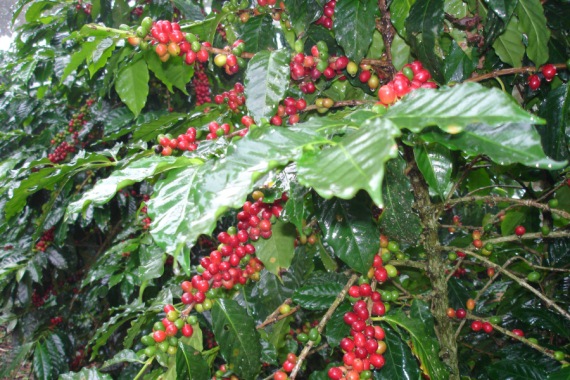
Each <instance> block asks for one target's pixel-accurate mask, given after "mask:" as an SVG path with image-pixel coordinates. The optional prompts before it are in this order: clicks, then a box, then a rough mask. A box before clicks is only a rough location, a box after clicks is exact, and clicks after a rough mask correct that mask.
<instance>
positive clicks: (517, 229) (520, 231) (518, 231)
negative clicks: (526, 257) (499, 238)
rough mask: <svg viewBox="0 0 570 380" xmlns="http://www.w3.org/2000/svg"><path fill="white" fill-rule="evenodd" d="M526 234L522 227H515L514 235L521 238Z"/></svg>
mask: <svg viewBox="0 0 570 380" xmlns="http://www.w3.org/2000/svg"><path fill="white" fill-rule="evenodd" d="M525 233H526V228H524V226H516V227H515V235H517V236H523V235H524V234H525Z"/></svg>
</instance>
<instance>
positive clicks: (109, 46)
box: [87, 38, 115, 78]
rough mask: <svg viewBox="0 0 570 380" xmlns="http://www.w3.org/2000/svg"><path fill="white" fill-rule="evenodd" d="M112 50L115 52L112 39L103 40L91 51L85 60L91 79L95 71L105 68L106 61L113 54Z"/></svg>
mask: <svg viewBox="0 0 570 380" xmlns="http://www.w3.org/2000/svg"><path fill="white" fill-rule="evenodd" d="M113 50H115V41H114V40H113V39H112V38H105V39H103V40H102V41H101V42H100V43H99V45H97V47H96V48H95V50H93V53H92V54H91V56H90V57H89V58H88V59H87V61H88V63H89V66H88V68H89V74H90V75H91V77H92V78H93V75H95V73H97V71H99V70H100V69H102V68H103V67H104V66H105V64H106V63H107V60H108V59H109V57H111V55H112V54H113Z"/></svg>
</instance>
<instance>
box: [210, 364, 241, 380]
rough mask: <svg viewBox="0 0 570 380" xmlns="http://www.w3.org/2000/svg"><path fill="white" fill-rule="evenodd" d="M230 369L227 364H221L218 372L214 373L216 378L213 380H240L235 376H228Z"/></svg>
mask: <svg viewBox="0 0 570 380" xmlns="http://www.w3.org/2000/svg"><path fill="white" fill-rule="evenodd" d="M227 373H228V369H227V367H226V365H225V364H221V365H220V366H219V367H218V369H217V370H216V372H214V376H212V380H239V377H237V376H236V375H234V374H231V375H230V374H227Z"/></svg>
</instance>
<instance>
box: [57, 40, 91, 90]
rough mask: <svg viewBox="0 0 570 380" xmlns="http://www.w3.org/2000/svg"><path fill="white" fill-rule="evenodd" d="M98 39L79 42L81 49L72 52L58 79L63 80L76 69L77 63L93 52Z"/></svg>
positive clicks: (80, 62) (79, 63)
mask: <svg viewBox="0 0 570 380" xmlns="http://www.w3.org/2000/svg"><path fill="white" fill-rule="evenodd" d="M100 41H101V40H100V39H95V40H93V41H87V42H84V43H83V44H81V49H80V50H78V51H77V52H75V53H73V55H72V56H71V60H70V62H69V64H68V65H67V66H66V67H65V69H64V70H63V74H62V76H61V79H60V81H61V82H63V81H64V80H65V78H67V77H68V76H69V74H71V73H72V72H74V71H75V70H77V68H78V67H79V65H81V64H82V63H83V62H84V61H85V60H86V59H87V57H89V56H90V55H91V54H92V53H93V50H94V49H95V48H96V47H97V45H98V44H99V42H100Z"/></svg>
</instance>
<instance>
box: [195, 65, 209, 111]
mask: <svg viewBox="0 0 570 380" xmlns="http://www.w3.org/2000/svg"><path fill="white" fill-rule="evenodd" d="M195 70H196V71H195V72H194V77H192V84H193V85H194V91H195V92H196V105H197V106H199V105H202V104H204V103H211V102H212V98H211V97H210V94H211V91H210V81H209V79H208V75H206V73H205V70H204V66H203V65H196V69H195Z"/></svg>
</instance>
